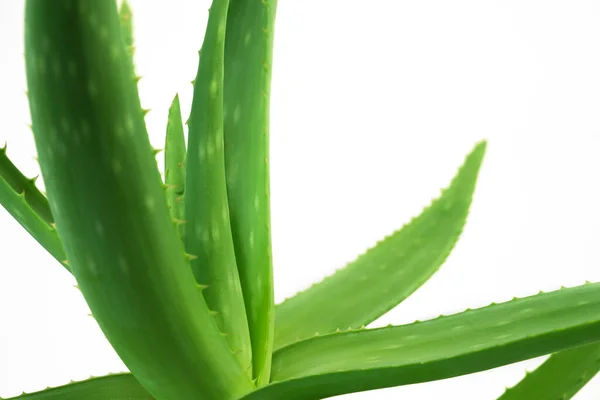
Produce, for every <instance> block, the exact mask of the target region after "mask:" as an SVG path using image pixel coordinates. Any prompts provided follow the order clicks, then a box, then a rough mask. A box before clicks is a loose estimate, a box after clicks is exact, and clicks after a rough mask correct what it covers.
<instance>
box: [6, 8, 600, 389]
mask: <svg viewBox="0 0 600 400" xmlns="http://www.w3.org/2000/svg"><path fill="white" fill-rule="evenodd" d="M23 3H24V2H23V0H0V105H1V107H0V142H4V141H5V140H6V141H7V142H8V146H9V156H10V157H11V158H12V159H13V160H14V161H15V162H16V163H17V165H18V166H19V167H21V168H22V169H23V170H24V171H26V173H27V174H28V175H35V174H36V173H37V172H38V167H37V166H36V163H35V162H34V160H33V156H34V155H35V149H34V143H33V138H32V134H31V133H30V131H29V130H28V128H27V125H26V124H27V123H28V119H29V116H28V106H27V99H26V96H25V94H24V91H25V75H24V58H23V54H22V53H23V43H22V41H23V39H22V38H23ZM132 3H133V7H134V11H135V22H136V39H137V54H136V57H137V58H136V60H137V63H138V67H137V68H138V72H139V73H140V74H141V75H142V76H143V79H142V81H141V82H140V91H141V96H142V101H143V103H144V105H145V106H146V107H148V108H151V109H152V111H151V112H150V114H148V116H147V123H148V128H149V131H150V134H151V140H152V142H153V144H154V146H155V147H163V140H164V133H165V126H166V125H165V124H166V115H167V108H168V105H169V103H170V101H171V98H172V97H173V95H174V94H175V93H176V92H177V91H179V92H180V93H181V96H182V100H183V102H184V104H185V112H186V113H187V109H188V108H189V101H190V96H191V85H190V84H189V82H190V81H191V80H192V79H193V78H194V75H195V70H196V65H197V53H196V51H197V50H198V49H199V47H200V44H201V41H202V36H203V32H204V27H205V23H206V18H207V9H208V7H209V2H208V0H203V1H197V0H194V1H190V0H188V1H184V0H169V1H158V0H155V1H147V0H146V1H142V0H137V1H133V0H132ZM277 21H278V22H277V27H276V44H275V57H274V59H275V61H274V62H275V65H274V68H275V69H274V74H273V94H272V103H273V104H272V143H271V152H272V163H271V165H272V208H273V235H274V238H273V243H274V258H275V283H276V299H277V301H281V300H282V299H283V298H285V297H287V296H290V295H292V294H293V293H295V292H296V291H298V290H300V289H302V288H305V287H306V286H308V285H309V284H310V283H312V282H314V281H317V280H319V279H320V278H322V277H323V276H325V275H327V274H329V273H331V272H332V271H333V270H335V269H336V268H339V267H341V266H343V265H344V264H345V263H346V262H348V261H351V260H352V259H353V258H354V257H355V256H357V255H358V254H359V253H360V252H362V251H363V250H364V249H365V248H367V247H368V246H371V245H372V244H374V243H375V241H376V240H378V239H380V238H381V237H383V236H384V235H387V234H388V233H390V232H391V231H393V230H395V229H397V228H398V227H400V226H401V225H402V224H403V223H405V222H406V221H408V220H409V219H410V217H411V216H413V215H416V214H418V213H419V212H420V210H421V208H422V207H423V206H425V205H426V204H428V203H429V201H430V199H431V198H433V197H436V196H437V195H438V194H439V190H440V188H442V187H443V186H446V185H447V184H448V182H449V181H450V178H451V177H452V176H453V175H454V173H455V172H456V169H457V168H458V166H459V165H460V164H461V163H462V161H463V157H464V156H465V155H466V154H467V153H468V152H469V151H470V150H471V148H472V146H473V145H474V144H475V143H476V142H477V141H479V140H480V139H483V138H487V139H488V140H489V146H488V152H487V155H486V158H485V160H484V165H483V168H482V171H481V174H480V179H479V184H478V187H477V191H476V194H475V198H474V202H473V206H472V209H471V213H470V217H469V221H468V223H467V226H466V228H465V232H464V234H463V236H462V238H461V239H460V241H459V243H458V245H457V247H456V249H455V251H454V252H453V254H452V255H451V256H450V258H449V259H448V261H447V262H446V264H445V265H444V266H443V267H442V269H441V270H440V271H439V273H438V274H436V275H435V276H434V278H432V279H431V280H430V281H429V282H428V283H427V284H426V285H425V286H423V287H422V288H421V289H420V290H418V292H417V293H415V295H414V296H413V297H411V298H410V299H409V300H407V301H406V302H404V303H403V304H401V305H400V306H399V307H397V308H396V309H395V310H394V311H392V312H390V313H389V314H388V315H386V316H385V317H384V318H382V319H381V320H380V321H378V322H377V323H376V324H374V325H383V324H387V323H394V324H399V323H406V322H411V321H413V320H415V319H426V318H430V317H434V316H437V315H439V314H440V313H452V312H459V311H462V310H463V309H465V308H467V307H478V306H483V305H486V304H489V303H490V302H492V301H496V302H499V301H506V300H508V299H509V298H511V297H512V296H524V295H529V294H533V293H535V292H537V291H539V290H553V289H557V288H559V287H560V286H561V285H565V286H574V285H578V284H582V283H583V282H584V281H585V280H586V279H587V280H590V281H600V266H599V261H600V254H599V252H598V251H597V249H598V248H599V244H598V243H599V239H600V238H599V235H598V230H599V228H600V211H599V207H598V205H599V204H600V192H599V191H598V190H597V187H598V185H599V182H600V157H598V153H599V152H600V135H599V133H600V132H599V130H600V23H599V22H598V21H600V2H597V1H593V0H589V1H574V0H572V1H549V0H544V1H533V0H527V1H524V0H511V1H508V0H503V1H481V0H477V1H476V0H473V1H465V0H452V1H447V0H437V1H398V0H369V1H358V0H356V1H354V0H346V1H342V0H280V4H279V8H278V20H277ZM160 160H161V157H159V165H160V168H161V169H162V163H161V162H160ZM74 283H75V281H74V279H73V278H72V277H71V276H70V275H69V274H68V273H67V272H66V271H64V270H62V268H61V267H60V266H59V265H57V263H56V262H55V261H54V260H53V259H52V258H51V257H50V256H49V255H48V254H47V253H46V252H45V250H43V249H42V248H41V247H40V246H39V245H37V244H36V243H35V242H34V240H33V239H32V238H30V237H29V235H28V234H27V233H26V232H25V231H24V230H23V229H22V228H21V227H20V225H18V224H17V223H16V222H15V221H13V220H12V219H11V218H10V216H9V215H8V213H6V212H5V211H4V209H1V208H0V396H4V397H8V396H12V395H16V394H18V393H20V392H21V391H23V390H26V391H33V390H39V389H42V388H44V387H46V386H57V385H61V384H64V383H66V382H68V381H69V380H70V379H73V380H82V379H85V378H87V377H89V376H90V375H103V374H106V373H108V372H110V371H113V372H115V371H122V370H124V366H123V364H122V363H121V362H120V361H119V359H118V358H117V356H116V355H115V354H114V352H113V351H112V349H111V348H110V346H109V345H108V343H107V342H106V340H105V338H104V336H103V335H102V333H101V332H100V330H99V329H98V328H97V326H96V325H95V322H94V320H93V319H92V318H90V317H87V316H86V314H87V313H88V310H87V307H86V305H85V303H84V301H83V299H82V296H81V295H80V293H79V291H78V290H76V289H74V288H73V287H72V286H73V285H74ZM372 289H373V290H377V289H376V288H372ZM541 360H542V359H537V360H532V361H528V362H523V363H518V364H514V365H511V366H506V367H503V368H498V369H495V370H491V371H486V372H482V373H477V374H472V375H469V376H464V377H460V378H455V379H448V380H445V381H438V382H432V383H426V384H419V385H410V386H404V387H400V388H393V389H386V390H381V391H376V392H368V393H362V394H356V395H349V396H345V397H344V398H348V399H350V398H352V399H376V398H377V399H384V398H386V399H387V398H406V399H433V398H444V399H461V400H466V399H473V400H475V399H477V400H481V399H484V400H485V399H490V400H491V399H495V398H496V396H498V395H499V394H500V393H502V391H503V388H504V387H505V386H511V385H513V384H515V383H516V382H517V381H518V380H519V379H520V378H521V377H522V376H523V375H524V372H525V369H526V368H529V369H531V368H534V367H535V366H537V365H538V364H539V362H540V361H541ZM599 396H600V379H595V380H594V381H593V382H592V383H591V384H590V385H589V386H588V387H586V388H585V389H584V390H583V391H581V392H580V393H579V394H578V395H577V396H576V399H578V400H584V399H593V398H598V397H599Z"/></svg>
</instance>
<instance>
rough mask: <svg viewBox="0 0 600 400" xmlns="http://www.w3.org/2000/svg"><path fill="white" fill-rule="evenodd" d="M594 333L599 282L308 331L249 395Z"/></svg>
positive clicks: (430, 376)
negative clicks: (432, 315) (380, 322)
mask: <svg viewBox="0 0 600 400" xmlns="http://www.w3.org/2000/svg"><path fill="white" fill-rule="evenodd" d="M594 341H600V283H594V284H588V285H584V286H580V287H576V288H570V289H561V290H558V291H555V292H550V293H543V294H539V295H535V296H530V297H526V298H523V299H515V300H513V301H509V302H507V303H503V304H493V305H491V306H488V307H484V308H481V309H477V310H467V311H465V312H463V313H460V314H456V315H451V316H443V317H439V318H437V319H434V320H430V321H425V322H418V323H414V324H409V325H402V326H396V327H387V328H380V329H370V330H359V331H351V332H344V333H333V334H328V335H325V336H319V337H314V338H312V339H307V340H305V341H302V342H299V343H296V344H293V345H290V346H287V347H284V348H282V349H280V350H279V351H277V352H275V353H274V355H273V370H272V375H271V379H272V382H273V383H272V384H270V385H269V386H266V387H265V388H261V389H259V390H258V391H256V392H253V393H251V394H249V395H247V396H246V397H244V400H258V399H260V400H271V399H282V398H285V399H298V400H300V399H302V400H309V399H321V398H325V397H329V396H335V395H341V394H344V393H350V392H357V391H364V390H371V389H378V388H385V387H392V386H399V385H406V384H412V383H419V382H427V381H432V380H437V379H445V378H451V377H455V376H459V375H464V374H469V373H473V372H477V371H483V370H487V369H490V368H495V367H499V366H501V365H505V364H510V363H514V362H517V361H522V360H526V359H529V358H533V357H537V356H541V355H544V354H548V353H552V352H556V351H560V350H565V349H567V348H570V347H574V346H579V345H584V344H588V343H592V342H594Z"/></svg>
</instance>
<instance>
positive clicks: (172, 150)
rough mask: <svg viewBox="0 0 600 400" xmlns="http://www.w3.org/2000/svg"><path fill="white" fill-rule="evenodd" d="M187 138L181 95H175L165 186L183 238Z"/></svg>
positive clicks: (167, 151)
mask: <svg viewBox="0 0 600 400" xmlns="http://www.w3.org/2000/svg"><path fill="white" fill-rule="evenodd" d="M185 153H186V148H185V136H184V133H183V121H182V119H181V106H180V104H179V95H175V97H174V98H173V101H172V102H171V107H169V118H168V122H167V136H166V140H165V184H166V195H167V205H168V207H169V210H171V216H172V217H173V219H175V222H176V223H177V224H178V226H179V234H180V235H182V236H183V232H184V229H183V225H182V223H183V222H184V197H183V196H184V192H185Z"/></svg>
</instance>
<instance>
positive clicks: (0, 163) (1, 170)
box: [0, 145, 54, 224]
mask: <svg viewBox="0 0 600 400" xmlns="http://www.w3.org/2000/svg"><path fill="white" fill-rule="evenodd" d="M6 147H7V146H6V145H5V146H4V147H2V148H0V178H2V179H4V181H6V183H8V184H9V185H10V186H11V187H12V188H13V190H14V191H15V192H17V193H24V195H25V200H26V201H27V204H29V206H30V207H31V209H32V210H33V211H34V212H35V213H36V214H37V215H38V216H39V217H40V218H41V219H42V220H43V221H46V223H47V224H52V223H53V222H54V219H53V218H52V212H51V211H50V206H49V205H48V200H47V199H46V196H44V194H43V193H42V192H40V191H39V189H38V188H37V186H36V185H35V181H36V178H27V177H26V176H25V175H23V174H22V173H21V171H19V169H18V168H17V166H16V165H15V164H13V162H12V161H11V160H10V159H9V158H8V155H7V154H6Z"/></svg>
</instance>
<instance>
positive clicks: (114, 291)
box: [25, 0, 253, 400]
mask: <svg viewBox="0 0 600 400" xmlns="http://www.w3.org/2000/svg"><path fill="white" fill-rule="evenodd" d="M119 23H120V21H119V15H118V11H117V7H116V4H115V2H111V1H89V0H69V1H62V2H48V1H46V0H27V2H26V5H25V61H26V75H27V82H28V87H29V99H30V110H31V117H32V124H33V132H34V137H35V142H36V146H37V150H38V154H39V162H40V167H41V170H42V176H43V177H44V181H45V183H46V187H47V193H48V200H49V203H50V208H51V211H52V215H53V216H54V218H55V221H56V227H57V230H58V234H59V236H60V238H61V239H62V243H63V247H64V250H65V253H66V255H67V258H68V260H69V267H70V269H71V271H72V273H73V275H74V276H75V278H76V279H77V283H78V286H79V288H80V290H81V292H82V293H83V295H84V297H85V300H86V302H87V304H88V305H89V307H90V309H91V311H92V314H93V316H94V318H95V319H96V321H97V322H98V324H99V326H100V328H101V329H102V331H103V332H104V334H105V336H106V337H107V339H108V340H109V342H110V343H111V345H112V347H113V348H114V349H115V351H116V352H117V354H118V355H119V357H120V358H121V359H122V360H123V362H124V363H125V365H127V367H128V368H129V370H130V371H131V372H132V373H133V374H134V375H135V377H136V379H137V380H138V381H139V382H140V383H141V384H142V385H143V386H144V387H145V388H146V389H147V390H148V391H149V392H150V393H151V394H152V395H153V396H155V397H157V398H159V399H182V400H187V399H197V398H198V393H202V395H203V396H204V398H206V399H219V400H223V399H232V398H235V397H236V396H240V395H242V394H244V393H246V392H248V391H250V390H252V388H253V385H252V382H251V381H250V379H249V378H248V377H247V375H246V374H245V372H244V371H243V370H242V369H241V368H240V366H239V364H238V362H237V360H236V358H235V356H234V355H233V354H232V352H231V350H230V349H229V348H228V346H227V342H226V341H225V339H224V338H223V336H222V334H221V332H220V331H219V330H218V327H217V324H216V323H215V320H214V318H213V316H212V315H211V314H210V312H209V309H208V307H207V306H206V303H205V301H204V299H203V297H202V294H201V292H200V290H199V288H198V286H197V284H196V282H195V281H194V277H193V274H192V271H191V268H190V267H189V264H188V261H187V259H186V256H185V252H184V249H183V244H182V242H181V241H180V240H179V238H178V236H177V232H176V229H175V226H174V225H173V223H172V221H171V217H170V215H169V211H168V208H167V204H166V199H165V196H164V194H163V190H162V182H161V179H160V174H159V172H158V168H157V165H156V161H155V159H154V156H153V154H152V148H151V146H150V141H149V139H148V134H147V131H146V126H145V123H144V118H143V114H142V109H141V105H140V100H139V95H138V91H137V85H136V82H135V80H134V79H133V77H132V75H133V71H132V65H131V63H130V62H129V60H128V55H127V53H126V51H125V47H124V45H123V41H122V37H121V32H120V25H119Z"/></svg>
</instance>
